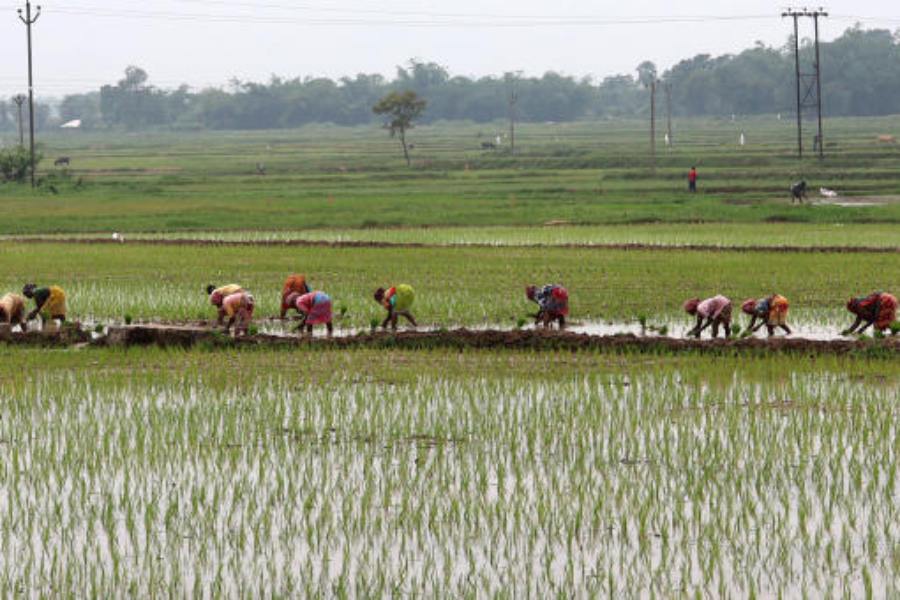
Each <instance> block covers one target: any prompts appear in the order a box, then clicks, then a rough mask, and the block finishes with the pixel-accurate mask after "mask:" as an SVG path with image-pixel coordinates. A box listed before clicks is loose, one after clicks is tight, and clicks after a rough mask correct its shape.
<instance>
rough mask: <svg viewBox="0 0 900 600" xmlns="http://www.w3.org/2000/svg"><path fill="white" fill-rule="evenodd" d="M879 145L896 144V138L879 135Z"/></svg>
mask: <svg viewBox="0 0 900 600" xmlns="http://www.w3.org/2000/svg"><path fill="white" fill-rule="evenodd" d="M875 139H877V140H878V143H879V144H896V143H897V138H895V137H894V136H892V135H879V136H878V137H877V138H875Z"/></svg>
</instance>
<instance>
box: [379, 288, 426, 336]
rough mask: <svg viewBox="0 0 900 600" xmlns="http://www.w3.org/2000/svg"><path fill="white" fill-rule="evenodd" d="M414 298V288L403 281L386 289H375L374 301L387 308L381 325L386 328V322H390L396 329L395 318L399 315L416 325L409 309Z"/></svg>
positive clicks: (392, 327)
mask: <svg viewBox="0 0 900 600" xmlns="http://www.w3.org/2000/svg"><path fill="white" fill-rule="evenodd" d="M415 299H416V292H415V290H413V288H412V286H410V285H407V284H405V283H401V284H400V285H398V286H396V287H392V288H390V289H388V290H385V289H384V288H378V289H377V290H375V302H377V303H378V304H380V305H381V306H383V307H384V308H385V310H387V317H385V318H384V321H382V323H381V327H382V328H387V325H388V323H390V324H391V329H393V330H394V331H397V320H398V317H401V316H402V317H403V318H405V319H406V320H407V321H409V322H410V323H411V324H412V326H413V327H418V324H417V323H416V319H415V317H413V316H412V313H411V312H410V311H409V309H410V308H412V305H413V301H414V300H415Z"/></svg>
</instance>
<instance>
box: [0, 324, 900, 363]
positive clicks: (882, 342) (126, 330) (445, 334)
mask: <svg viewBox="0 0 900 600" xmlns="http://www.w3.org/2000/svg"><path fill="white" fill-rule="evenodd" d="M0 343H3V344H5V345H8V346H26V347H28V346H30V347H49V348H90V347H123V348H131V347H148V346H157V347H162V348H170V347H171V348H193V347H201V348H202V347H207V348H306V349H321V350H342V349H347V350H349V349H356V348H384V349H403V350H417V349H419V350H421V349H431V348H450V349H458V350H463V349H488V350H544V351H580V350H607V351H610V350H611V351H622V352H638V353H641V352H643V353H654V354H670V353H681V352H689V353H690V352H693V353H696V352H701V353H712V354H734V353H742V354H743V353H747V354H754V353H767V352H780V353H792V354H805V355H818V354H832V355H843V354H866V355H870V354H871V355H881V356H884V355H887V356H900V337H897V336H892V337H886V338H883V339H874V338H865V339H857V340H809V339H804V338H784V337H777V338H771V339H769V338H752V337H749V338H742V339H732V340H725V339H714V340H713V339H704V340H696V339H678V338H671V337H641V336H637V335H634V334H618V335H591V334H586V333H573V332H567V331H543V330H512V331H501V330H478V331H472V330H468V329H455V330H436V331H401V332H396V333H394V332H374V333H359V334H355V335H347V336H337V337H333V338H326V337H315V338H309V337H300V336H297V335H293V336H281V335H248V336H242V337H230V336H228V335H226V334H224V333H223V332H222V331H220V330H216V329H212V328H209V327H198V326H178V325H157V324H144V325H126V326H112V327H109V328H108V329H107V330H106V332H105V333H104V334H92V333H91V332H89V331H86V330H83V329H81V328H80V327H79V326H77V325H76V324H72V325H67V326H65V327H63V328H62V329H61V330H59V331H57V332H53V333H44V332H28V333H20V332H12V331H10V330H9V329H6V330H0Z"/></svg>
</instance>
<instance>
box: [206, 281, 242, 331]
mask: <svg viewBox="0 0 900 600" xmlns="http://www.w3.org/2000/svg"><path fill="white" fill-rule="evenodd" d="M242 291H244V288H242V287H241V286H239V285H238V284H236V283H229V284H228V285H223V286H222V287H216V286H214V285H208V286H206V293H207V294H209V303H210V304H212V305H213V306H215V307H216V308H217V309H218V319H216V325H221V324H222V323H223V322H224V321H225V310H224V309H223V308H222V301H223V300H225V298H227V297H228V296H231V295H232V294H237V293H238V292H242Z"/></svg>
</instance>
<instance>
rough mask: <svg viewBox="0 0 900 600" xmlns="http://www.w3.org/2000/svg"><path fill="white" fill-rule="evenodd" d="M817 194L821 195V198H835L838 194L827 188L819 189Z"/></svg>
mask: <svg viewBox="0 0 900 600" xmlns="http://www.w3.org/2000/svg"><path fill="white" fill-rule="evenodd" d="M819 193H820V194H822V197H823V198H837V197H838V193H837V192H836V191H834V190H829V189H828V188H819Z"/></svg>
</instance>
